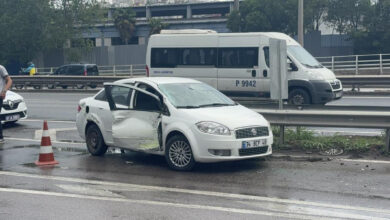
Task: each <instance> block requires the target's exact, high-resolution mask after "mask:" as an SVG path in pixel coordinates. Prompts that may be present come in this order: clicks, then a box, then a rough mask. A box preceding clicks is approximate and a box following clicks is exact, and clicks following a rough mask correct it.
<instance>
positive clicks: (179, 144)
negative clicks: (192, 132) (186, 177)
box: [165, 135, 195, 171]
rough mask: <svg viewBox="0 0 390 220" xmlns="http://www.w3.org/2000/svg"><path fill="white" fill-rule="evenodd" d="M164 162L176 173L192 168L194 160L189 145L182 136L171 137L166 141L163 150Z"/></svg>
mask: <svg viewBox="0 0 390 220" xmlns="http://www.w3.org/2000/svg"><path fill="white" fill-rule="evenodd" d="M165 160H166V161H167V163H168V165H169V167H170V168H172V169H174V170H178V171H188V170H191V169H192V168H194V166H195V159H194V155H193V154H192V149H191V145H190V144H189V142H188V140H187V139H186V138H185V137H184V136H182V135H176V136H173V137H172V138H170V139H169V140H168V143H167V146H166V149H165Z"/></svg>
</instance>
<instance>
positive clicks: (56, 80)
mask: <svg viewBox="0 0 390 220" xmlns="http://www.w3.org/2000/svg"><path fill="white" fill-rule="evenodd" d="M142 76H145V74H143V73H139V74H133V75H117V76H87V77H86V76H55V75H53V76H49V75H35V76H12V79H13V81H14V85H15V87H16V88H22V87H27V86H33V87H34V88H41V87H44V86H48V85H49V86H50V85H54V86H63V85H68V86H93V87H96V86H102V85H103V82H112V81H115V80H119V79H124V78H129V77H142ZM337 78H338V79H340V80H341V82H342V84H343V85H344V86H352V87H359V86H363V85H372V86H380V85H383V86H388V85H390V75H357V76H356V75H353V76H346V75H340V76H337Z"/></svg>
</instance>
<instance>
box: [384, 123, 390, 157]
mask: <svg viewBox="0 0 390 220" xmlns="http://www.w3.org/2000/svg"><path fill="white" fill-rule="evenodd" d="M385 151H386V152H387V153H389V152H390V128H388V129H386V143H385Z"/></svg>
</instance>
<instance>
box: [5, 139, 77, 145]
mask: <svg viewBox="0 0 390 220" xmlns="http://www.w3.org/2000/svg"><path fill="white" fill-rule="evenodd" d="M4 139H5V140H15V141H33V142H39V143H40V142H41V140H40V139H39V140H37V139H28V138H12V137H7V138H4ZM51 143H54V144H84V143H73V142H66V141H51ZM53 147H55V146H53Z"/></svg>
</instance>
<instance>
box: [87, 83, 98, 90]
mask: <svg viewBox="0 0 390 220" xmlns="http://www.w3.org/2000/svg"><path fill="white" fill-rule="evenodd" d="M89 87H91V89H95V88H96V87H97V85H95V84H92V85H89Z"/></svg>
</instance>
